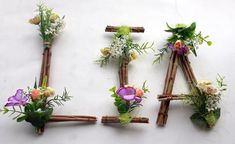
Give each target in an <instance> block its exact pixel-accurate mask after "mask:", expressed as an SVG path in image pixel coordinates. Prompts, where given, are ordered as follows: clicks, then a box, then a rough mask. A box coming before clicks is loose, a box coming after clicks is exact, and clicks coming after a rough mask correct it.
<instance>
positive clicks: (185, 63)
mask: <svg viewBox="0 0 235 144" xmlns="http://www.w3.org/2000/svg"><path fill="white" fill-rule="evenodd" d="M180 66H181V68H182V70H183V72H184V75H185V78H186V80H187V81H188V84H189V88H190V89H192V88H193V87H194V86H195V85H197V79H196V77H195V75H194V73H193V70H192V67H191V65H190V62H189V60H188V57H187V56H180Z"/></svg>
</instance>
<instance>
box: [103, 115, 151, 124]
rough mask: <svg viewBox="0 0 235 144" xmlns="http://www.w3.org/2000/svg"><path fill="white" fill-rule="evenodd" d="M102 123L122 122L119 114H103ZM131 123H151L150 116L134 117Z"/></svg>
mask: <svg viewBox="0 0 235 144" xmlns="http://www.w3.org/2000/svg"><path fill="white" fill-rule="evenodd" d="M101 122H102V123H120V120H119V118H118V116H103V117H102V119H101ZM131 123H149V118H146V117H134V118H133V119H132V120H131Z"/></svg>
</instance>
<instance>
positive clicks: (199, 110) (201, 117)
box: [158, 75, 227, 128]
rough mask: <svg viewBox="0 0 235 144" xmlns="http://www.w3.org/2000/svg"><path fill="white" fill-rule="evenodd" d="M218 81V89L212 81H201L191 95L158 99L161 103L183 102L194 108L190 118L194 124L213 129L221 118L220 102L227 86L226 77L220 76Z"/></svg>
mask: <svg viewBox="0 0 235 144" xmlns="http://www.w3.org/2000/svg"><path fill="white" fill-rule="evenodd" d="M216 80H217V84H218V86H217V87H215V86H213V85H212V82H211V81H201V82H198V84H197V85H196V86H194V88H192V90H191V92H190V94H181V95H173V96H172V97H165V96H160V97H159V98H158V99H159V100H160V101H163V100H183V101H184V102H185V103H186V104H189V105H192V106H193V108H194V111H195V113H194V114H193V115H192V116H191V117H190V119H191V120H192V122H193V123H194V124H196V125H197V126H199V127H203V128H212V127H213V126H215V124H216V122H217V121H218V119H219V118H220V108H219V102H220V100H221V95H222V92H224V91H226V86H227V85H226V84H225V83H224V77H221V76H220V75H219V76H218V78H217V79H216Z"/></svg>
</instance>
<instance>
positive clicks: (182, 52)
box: [178, 45, 188, 55]
mask: <svg viewBox="0 0 235 144" xmlns="http://www.w3.org/2000/svg"><path fill="white" fill-rule="evenodd" d="M187 53H188V48H187V46H186V45H183V46H182V47H181V48H180V49H179V50H178V54H180V55H185V54H187Z"/></svg>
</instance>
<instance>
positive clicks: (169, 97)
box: [158, 94, 185, 101]
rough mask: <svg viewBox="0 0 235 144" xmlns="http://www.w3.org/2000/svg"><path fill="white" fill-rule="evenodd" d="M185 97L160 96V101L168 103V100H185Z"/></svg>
mask: <svg viewBox="0 0 235 144" xmlns="http://www.w3.org/2000/svg"><path fill="white" fill-rule="evenodd" d="M184 98H185V97H184V96H179V95H175V94H172V95H158V100H159V101H166V100H183V99H184Z"/></svg>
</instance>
